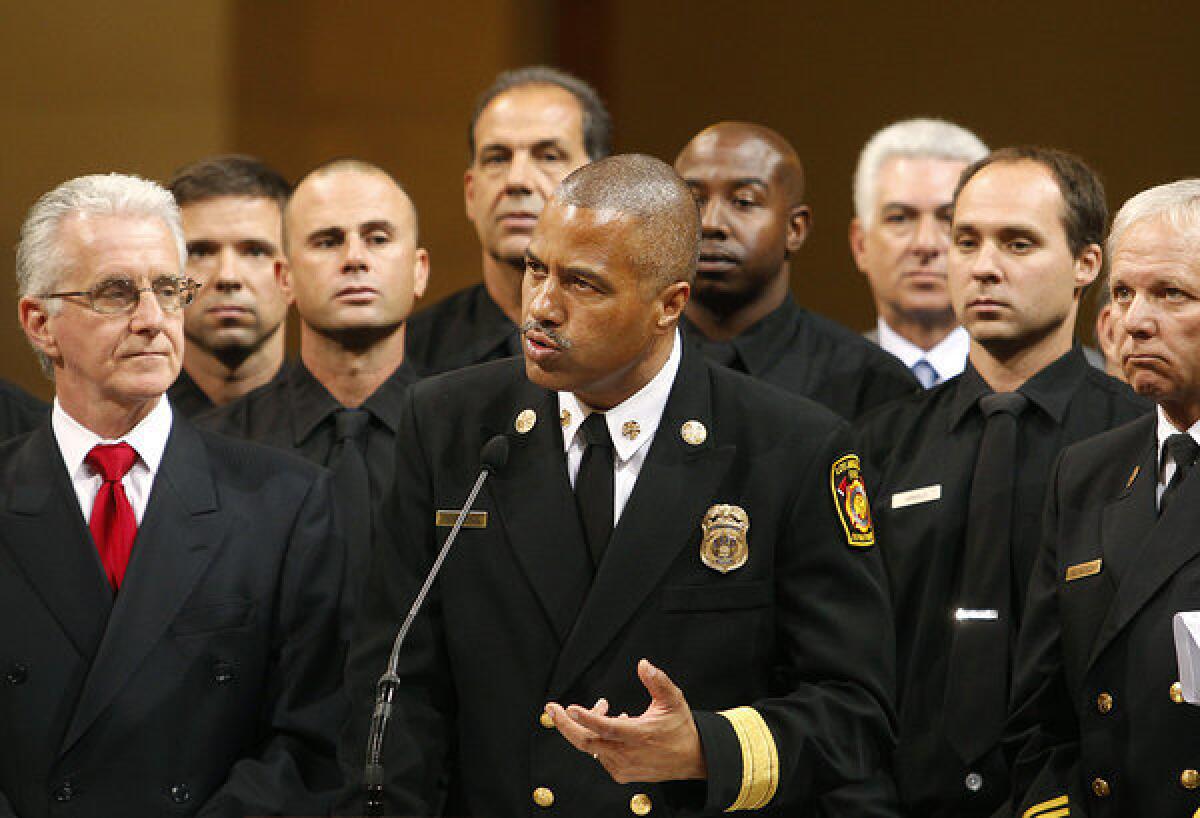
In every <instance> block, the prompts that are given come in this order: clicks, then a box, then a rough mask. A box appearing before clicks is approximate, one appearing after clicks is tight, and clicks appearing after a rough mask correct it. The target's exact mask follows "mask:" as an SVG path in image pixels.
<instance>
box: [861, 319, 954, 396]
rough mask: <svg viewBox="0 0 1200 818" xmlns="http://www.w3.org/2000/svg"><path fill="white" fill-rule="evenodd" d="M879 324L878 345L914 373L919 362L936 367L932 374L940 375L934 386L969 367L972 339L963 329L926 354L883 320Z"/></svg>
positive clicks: (879, 320) (951, 334)
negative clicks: (968, 356) (968, 357)
mask: <svg viewBox="0 0 1200 818" xmlns="http://www.w3.org/2000/svg"><path fill="white" fill-rule="evenodd" d="M877 325H878V327H879V346H880V347H882V348H883V349H884V350H885V351H887V352H890V353H892V354H893V355H895V356H896V357H897V358H899V359H900V360H901V362H902V363H903V364H904V365H905V366H906V367H908V369H909V371H912V368H913V367H914V366H916V365H917V361H920V360H922V359H924V360H925V361H926V362H927V363H928V364H929V365H930V366H932V367H933V372H934V374H935V375H936V376H937V379H936V380H935V381H934V383H935V384H937V383H941V382H942V381H948V380H950V379H951V378H953V377H955V376H956V375H961V374H962V371H963V369H965V368H966V366H967V353H968V352H970V350H971V336H969V335H967V331H966V329H964V328H963V327H961V326H958V327H955V328H954V329H953V330H952V331H951V332H950V334H949V335H947V336H946V337H945V338H943V339H942V340H941V341H939V342H938V344H937V345H936V346H935V347H934V348H933V349H931V350H928V351H926V350H924V349H921V348H920V347H919V346H917V345H916V344H914V343H913V342H912V341H910V340H908V339H907V338H904V337H902V336H901V335H899V334H898V333H897V332H896V331H895V330H894V329H892V328H891V327H889V326H888V325H887V322H886V321H884V320H883V319H882V318H880V319H878V321H877Z"/></svg>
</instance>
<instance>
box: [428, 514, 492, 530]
mask: <svg viewBox="0 0 1200 818" xmlns="http://www.w3.org/2000/svg"><path fill="white" fill-rule="evenodd" d="M457 519H458V509H450V510H441V511H438V512H437V513H436V514H435V515H434V516H433V524H434V525H435V526H437V527H438V528H453V527H454V521H455V520H457ZM462 527H463V528H487V512H486V511H468V512H467V517H466V519H464V520H463V524H462Z"/></svg>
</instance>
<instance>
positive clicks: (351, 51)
mask: <svg viewBox="0 0 1200 818" xmlns="http://www.w3.org/2000/svg"><path fill="white" fill-rule="evenodd" d="M1198 34H1200V5H1197V4H1191V3H1187V4H1184V3H1173V4H1171V3H1157V4H1152V3H1146V4H1136V5H1133V4H1118V3H1095V2H1082V0H1060V2H1055V3H1044V2H1043V3H1034V2H1010V3H1007V4H1004V5H1003V6H996V5H994V4H963V5H961V6H959V7H954V6H950V5H948V4H943V3H909V4H906V5H903V6H897V5H894V4H883V3H874V2H863V3H853V4H851V3H834V2H820V3H801V2H782V1H781V2H745V3H736V4H735V3H727V2H719V1H718V0H689V1H688V2H685V1H684V0H656V2H653V3H648V2H644V1H642V2H638V1H636V0H589V2H570V1H568V0H564V1H563V2H559V3H556V2H552V0H470V1H469V2H465V3H441V4H430V3H420V4H418V3H415V2H409V1H408V0H394V1H391V0H341V1H340V2H336V3H335V2H327V1H324V0H290V1H289V2H285V1H284V0H192V2H186V3H162V2H154V1H153V0H123V1H122V2H120V3H112V4H107V5H105V6H98V5H95V4H92V3H85V2H82V0H58V2H54V3H43V4H33V3H27V2H18V0H0V76H2V77H3V83H2V84H0V88H2V90H0V189H2V190H3V191H4V196H3V197H0V242H2V243H3V247H4V256H3V258H4V259H5V261H6V262H7V263H6V269H7V275H8V276H9V279H8V280H9V281H10V282H11V281H12V278H11V275H12V259H13V256H12V247H13V245H14V244H15V242H16V239H17V231H18V229H19V225H20V222H21V219H22V218H23V216H24V213H25V212H26V210H27V209H28V208H29V206H30V205H31V204H32V203H33V201H34V200H35V199H36V197H37V196H38V195H39V194H41V193H42V192H44V191H46V190H48V189H50V188H51V187H53V186H54V185H56V184H58V183H59V182H61V181H62V180H64V179H67V178H69V177H71V176H75V175H78V174H81V173H90V172H98V171H110V170H120V171H126V172H134V173H139V174H142V175H146V176H150V177H153V178H159V179H162V178H166V177H167V176H169V175H170V173H171V172H172V171H173V170H174V169H175V168H177V167H178V166H180V165H182V164H184V163H187V162H189V161H192V160H194V159H196V158H199V157H201V156H205V155H208V154H212V153H218V152H227V151H240V152H248V153H254V154H257V155H259V156H261V157H263V158H264V159H266V160H267V161H269V162H271V163H272V164H274V165H276V166H277V167H278V168H279V169H280V170H282V171H283V172H284V173H285V174H287V175H289V176H291V177H293V178H295V177H296V176H298V175H300V174H301V173H303V172H304V171H305V170H307V169H308V168H310V167H312V166H313V165H315V164H317V163H318V162H321V161H324V160H326V159H329V158H332V157H334V156H342V155H353V156H359V157H362V158H365V159H368V160H371V161H374V162H377V163H379V164H380V165H382V166H384V167H386V168H387V169H389V170H390V171H392V172H393V173H395V174H396V176H397V177H398V178H400V179H401V180H402V181H403V182H404V183H405V184H406V186H407V187H408V188H409V190H410V192H411V194H412V195H413V198H414V200H415V201H416V203H417V206H418V209H419V211H420V218H421V232H422V239H423V242H424V243H425V244H426V246H427V247H428V248H429V249H430V251H431V254H432V258H433V282H432V285H431V291H430V293H429V296H428V299H427V300H429V301H432V300H435V299H436V298H439V297H440V296H442V295H444V294H446V293H448V292H451V291H453V290H455V289H457V288H458V287H461V286H463V285H464V284H467V283H470V282H472V281H474V280H476V279H477V277H478V263H479V262H478V256H479V250H478V246H477V244H476V241H475V238H474V235H473V232H472V230H471V228H470V225H469V224H468V223H467V221H466V218H465V216H464V215H463V208H462V194H461V189H462V185H461V179H462V172H463V169H464V167H465V163H466V144H465V128H466V119H467V117H468V116H469V112H470V109H471V106H472V104H473V101H474V98H475V95H476V94H477V93H478V92H479V91H480V90H481V89H482V88H483V87H484V86H486V85H487V84H488V82H489V81H490V80H491V78H492V77H493V76H494V75H495V74H496V73H497V72H498V71H500V70H502V69H504V68H509V67H513V66H517V65H521V64H525V63H528V62H537V61H546V62H551V63H555V64H558V65H561V66H562V67H565V68H567V69H569V70H573V71H576V72H577V73H579V74H581V75H582V76H584V77H585V78H586V79H588V80H590V81H591V82H592V83H593V84H595V85H596V86H597V87H598V88H599V89H600V91H601V93H602V94H603V95H604V96H605V98H606V100H607V101H608V102H609V105H610V107H611V109H612V111H613V115H614V118H615V120H616V143H617V148H618V149H619V150H623V151H628V150H637V151H641V152H645V153H651V154H654V155H657V156H660V157H662V158H664V159H667V160H670V159H672V158H673V157H674V155H675V153H676V152H677V151H678V150H679V149H680V147H681V146H682V145H683V144H684V143H685V142H686V141H687V139H688V138H689V137H690V136H691V135H692V134H693V133H694V132H696V131H697V130H699V129H700V128H702V127H704V126H705V125H707V124H709V123H711V122H714V121H717V120H721V119H747V120H752V121H758V122H762V123H765V124H768V125H770V126H772V127H774V128H776V129H777V130H779V131H780V132H781V133H783V134H784V135H785V136H786V137H788V138H789V139H790V140H791V141H792V142H793V143H794V144H795V146H796V148H797V150H798V151H799V152H800V154H801V156H802V157H803V158H804V159H805V162H806V165H807V168H808V173H809V199H810V202H811V204H812V206H813V209H814V212H815V230H814V232H813V233H812V235H811V237H810V239H809V241H808V243H807V245H806V246H805V247H804V249H803V250H802V251H801V253H800V254H799V257H798V258H797V260H796V263H795V264H794V269H793V288H794V290H795V292H796V294H797V297H798V299H799V300H800V301H801V303H804V304H806V305H808V306H810V307H811V308H813V309H816V310H818V311H820V312H824V313H827V314H829V315H831V316H833V317H835V318H837V319H839V320H841V321H843V322H845V323H847V324H849V325H851V326H854V327H856V328H865V327H866V326H868V325H869V324H870V323H871V322H872V321H873V320H874V318H873V310H872V308H871V306H870V301H869V294H868V291H867V289H866V287H865V285H864V284H863V281H862V278H861V276H859V275H858V273H857V271H855V269H854V267H853V264H852V262H851V260H850V257H849V253H848V251H847V249H846V229H847V224H848V221H849V219H850V216H851V203H850V201H851V200H850V175H851V173H852V171H853V166H854V161H855V159H856V156H857V152H858V150H859V148H860V147H861V145H862V142H863V141H864V140H865V139H866V138H867V137H868V136H869V135H870V134H871V133H872V132H873V131H874V130H876V129H877V128H878V127H880V126H882V125H883V124H886V123H887V122H890V121H893V120H895V119H899V118H902V117H908V116H916V115H938V116H944V117H947V118H950V119H953V120H956V121H958V122H961V123H962V124H964V125H967V126H968V127H971V128H973V129H974V130H976V131H977V132H978V133H979V134H980V135H981V136H982V137H983V138H984V139H985V140H986V141H988V142H989V143H990V144H992V145H994V146H1000V145H1004V144H1012V143H1016V142H1038V143H1043V144H1051V145H1056V146H1059V147H1064V148H1067V149H1069V150H1073V151H1075V152H1077V153H1079V154H1080V155H1082V156H1083V157H1085V158H1086V159H1087V160H1088V161H1089V162H1091V163H1092V164H1093V165H1094V166H1095V167H1096V168H1097V169H1098V170H1099V171H1100V172H1101V173H1102V175H1103V176H1104V178H1105V181H1106V183H1107V186H1108V191H1109V201H1110V205H1111V206H1112V207H1114V208H1115V207H1116V206H1117V205H1119V204H1120V202H1121V201H1123V200H1124V199H1125V198H1127V197H1128V196H1129V195H1131V194H1133V193H1135V192H1136V191H1138V190H1141V189H1143V188H1145V187H1148V186H1150V185H1153V184H1157V183H1159V182H1162V181H1167V180H1171V179H1175V178H1179V177H1183V176H1190V175H1200V161H1198V159H1197V149H1196V147H1195V145H1196V134H1197V133H1200V105H1198V104H1197V102H1196V100H1197V99H1200V95H1198V94H1197V91H1198V90H1200V89H1198V88H1197V84H1198V79H1197V78H1198V77H1200V72H1197V70H1196V68H1195V65H1196V62H1195V51H1194V50H1195V45H1194V44H1195V42H1196V38H1197V35H1198ZM15 312H16V310H15V297H14V291H13V287H12V286H11V284H10V285H7V286H5V287H2V288H0V314H2V315H4V316H8V317H7V318H3V319H0V376H2V377H7V378H10V379H12V380H15V381H17V382H18V383H21V384H22V385H25V386H26V387H27V388H30V389H33V390H34V391H36V392H38V393H39V394H41V395H43V396H46V395H48V394H49V393H50V385H49V384H48V383H47V382H45V381H44V380H43V379H42V378H41V376H40V374H38V372H37V367H36V364H35V363H34V360H33V356H32V355H31V354H30V352H29V350H28V347H27V345H26V344H25V341H24V338H23V336H22V334H21V333H20V331H19V328H18V327H17V325H16V321H15V318H14V317H13V316H15ZM1084 334H1085V335H1087V334H1089V333H1088V332H1085V333H1084Z"/></svg>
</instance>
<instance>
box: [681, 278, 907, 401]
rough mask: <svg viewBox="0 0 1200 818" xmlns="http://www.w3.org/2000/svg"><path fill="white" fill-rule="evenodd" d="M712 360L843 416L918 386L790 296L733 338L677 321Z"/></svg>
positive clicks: (889, 360) (882, 355)
mask: <svg viewBox="0 0 1200 818" xmlns="http://www.w3.org/2000/svg"><path fill="white" fill-rule="evenodd" d="M680 325H681V328H682V329H683V331H684V337H685V338H687V339H688V340H690V341H693V342H695V343H697V344H698V345H699V346H700V349H701V350H702V351H703V352H704V354H705V355H707V356H708V357H709V358H711V359H712V360H714V361H716V362H717V363H720V364H724V365H725V366H728V367H730V368H732V369H736V370H737V371H739V372H745V373H746V374H748V375H751V376H753V377H755V378H759V379H761V380H763V381H766V382H767V383H769V384H771V385H772V386H777V387H779V388H780V389H783V390H785V391H788V392H791V393H792V394H794V395H800V396H802V397H805V398H808V399H809V400H814V401H816V402H817V403H820V404H822V405H824V406H827V407H829V408H830V409H832V410H833V411H834V412H836V413H837V414H839V415H841V416H842V417H844V418H846V419H847V420H854V419H855V418H857V417H859V416H860V415H862V414H863V413H864V412H866V411H868V410H870V409H874V408H876V407H878V406H882V405H883V404H885V403H888V402H889V401H892V400H895V399H896V398H899V397H903V396H905V395H911V394H913V393H915V392H917V391H919V390H920V388H921V385H920V384H919V383H917V380H916V379H915V378H914V377H913V376H912V374H911V373H910V372H909V371H908V370H907V369H906V368H905V367H904V364H902V363H900V362H899V361H898V360H896V358H895V357H893V356H892V355H890V354H888V353H887V352H884V351H883V350H882V349H880V348H879V347H878V346H876V345H875V344H872V343H870V342H869V341H867V340H865V339H864V338H862V336H860V335H859V334H858V333H856V332H851V331H850V330H848V329H846V328H845V327H843V326H842V325H841V324H838V323H836V322H834V321H830V320H829V319H828V318H824V317H822V316H820V315H817V314H816V313H812V312H809V311H808V310H806V309H804V308H802V307H800V306H798V305H797V304H796V302H795V301H794V300H793V299H792V297H791V296H790V295H789V296H788V297H787V299H786V300H785V301H784V302H783V304H781V305H780V306H779V307H777V308H776V309H775V310H774V311H773V312H772V313H771V314H770V315H768V316H767V317H765V318H763V319H762V320H761V321H759V322H758V323H757V324H755V325H754V326H753V327H751V328H750V329H748V330H746V331H745V332H743V333H742V334H741V335H739V336H738V337H736V338H734V339H733V340H732V341H729V342H724V343H713V342H710V341H708V339H706V338H705V337H704V335H703V334H701V332H700V331H699V330H698V329H696V327H695V325H694V324H692V323H690V322H689V321H687V320H686V319H684V320H683V321H682V322H680Z"/></svg>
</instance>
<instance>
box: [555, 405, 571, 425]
mask: <svg viewBox="0 0 1200 818" xmlns="http://www.w3.org/2000/svg"><path fill="white" fill-rule="evenodd" d="M558 423H559V425H560V426H562V427H563V428H564V429H565V428H567V427H568V426H570V425H571V410H570V409H563V410H562V411H561V412H559V413H558Z"/></svg>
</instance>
